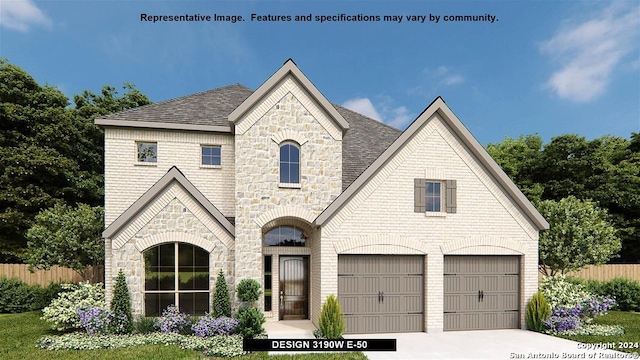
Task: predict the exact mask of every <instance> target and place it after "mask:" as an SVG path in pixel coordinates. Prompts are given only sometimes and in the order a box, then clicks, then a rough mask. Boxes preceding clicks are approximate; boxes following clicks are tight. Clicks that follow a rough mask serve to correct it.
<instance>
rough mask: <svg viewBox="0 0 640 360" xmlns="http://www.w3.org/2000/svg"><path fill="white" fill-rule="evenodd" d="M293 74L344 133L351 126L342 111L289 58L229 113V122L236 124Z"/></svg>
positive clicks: (231, 124)
mask: <svg viewBox="0 0 640 360" xmlns="http://www.w3.org/2000/svg"><path fill="white" fill-rule="evenodd" d="M289 75H291V76H293V77H294V78H295V79H296V80H297V81H298V82H299V83H300V85H302V87H303V88H304V89H305V90H306V91H307V92H308V93H309V94H310V95H311V96H312V97H313V99H314V100H315V101H316V103H318V104H319V105H320V107H321V108H322V109H323V110H324V111H325V112H327V114H329V116H330V117H331V118H333V120H334V121H335V122H336V123H338V125H339V126H340V127H341V128H342V132H343V133H344V132H345V131H346V130H347V129H348V128H349V123H348V122H347V121H346V120H345V119H344V118H343V117H342V115H340V113H339V112H338V111H337V110H336V109H335V108H334V107H333V105H331V103H329V101H328V100H327V99H326V98H325V97H324V95H322V93H321V92H320V91H319V90H318V89H317V88H316V87H315V85H313V84H312V83H311V81H309V79H308V78H307V77H306V76H305V75H304V74H303V73H302V71H300V69H298V67H297V66H296V63H295V62H293V60H291V59H289V60H287V61H285V63H284V65H282V67H281V68H280V69H278V71H276V72H275V73H274V74H273V75H271V77H269V78H268V79H267V81H265V82H264V83H263V84H262V85H260V87H258V89H257V90H256V91H255V92H254V93H253V94H251V96H249V97H248V98H247V99H246V100H245V101H243V102H242V104H240V106H238V107H237V108H236V109H235V110H233V111H232V112H231V114H229V124H230V126H234V125H235V123H236V121H237V120H239V119H240V118H242V116H243V115H245V114H246V113H247V112H248V111H250V110H251V109H252V108H253V107H254V106H255V105H256V104H258V103H259V102H260V101H261V100H262V98H264V97H265V96H267V94H269V92H270V91H271V90H272V89H273V88H274V87H276V86H278V84H280V82H281V81H282V80H284V79H285V78H286V77H287V76H289Z"/></svg>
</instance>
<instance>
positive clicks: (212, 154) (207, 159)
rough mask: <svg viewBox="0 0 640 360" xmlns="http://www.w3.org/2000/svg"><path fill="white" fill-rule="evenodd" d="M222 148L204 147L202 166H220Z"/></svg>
mask: <svg viewBox="0 0 640 360" xmlns="http://www.w3.org/2000/svg"><path fill="white" fill-rule="evenodd" d="M220 159H221V157H220V146H214V145H202V160H201V164H202V166H214V165H220V163H221V162H220Z"/></svg>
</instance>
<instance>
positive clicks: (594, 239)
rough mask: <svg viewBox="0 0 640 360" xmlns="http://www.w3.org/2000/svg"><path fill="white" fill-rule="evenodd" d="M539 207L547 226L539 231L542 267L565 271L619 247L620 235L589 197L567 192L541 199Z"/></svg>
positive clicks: (598, 259) (610, 254)
mask: <svg viewBox="0 0 640 360" xmlns="http://www.w3.org/2000/svg"><path fill="white" fill-rule="evenodd" d="M538 210H539V211H540V213H541V214H542V216H544V217H545V218H546V219H547V221H548V222H549V225H550V229H549V230H547V231H544V232H542V233H541V234H540V243H539V246H538V250H539V255H540V261H541V263H542V265H543V267H542V268H541V271H543V272H544V273H545V274H546V275H551V276H553V275H555V274H558V273H562V274H564V273H565V272H567V271H575V270H579V269H581V268H583V267H584V266H586V265H599V264H604V263H605V262H607V261H608V260H609V259H611V257H613V256H614V255H616V254H617V253H618V251H620V247H621V244H620V239H619V238H618V236H617V234H616V229H615V228H614V227H613V226H612V225H611V224H610V222H609V216H608V214H607V211H606V210H604V209H601V208H599V207H598V206H597V205H596V204H595V203H594V202H592V201H588V200H587V201H582V200H579V199H577V198H575V197H573V196H569V197H567V198H564V199H562V200H560V201H554V200H545V201H542V202H540V204H539V205H538Z"/></svg>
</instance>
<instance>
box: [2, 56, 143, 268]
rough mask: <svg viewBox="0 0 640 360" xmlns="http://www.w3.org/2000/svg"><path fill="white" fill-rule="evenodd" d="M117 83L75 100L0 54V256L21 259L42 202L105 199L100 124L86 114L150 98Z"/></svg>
mask: <svg viewBox="0 0 640 360" xmlns="http://www.w3.org/2000/svg"><path fill="white" fill-rule="evenodd" d="M123 88H124V90H125V92H124V94H122V95H120V94H118V92H117V91H116V89H115V88H114V87H111V86H105V87H103V89H102V92H101V93H100V94H98V95H96V94H94V93H92V92H90V91H84V92H83V93H82V94H81V95H76V96H74V101H75V108H74V107H70V106H69V105H70V104H69V99H68V98H67V97H66V96H65V95H64V94H63V93H62V92H61V91H60V90H58V89H57V88H55V87H51V86H48V85H45V86H41V85H39V84H38V83H37V82H36V81H35V80H34V79H33V77H31V76H30V75H29V74H28V73H27V72H25V71H24V70H23V69H21V68H20V67H18V66H16V65H13V64H10V63H9V62H8V61H7V60H6V59H2V58H0V262H21V261H22V260H23V256H24V252H25V250H26V248H27V239H26V232H27V230H28V229H29V228H30V227H31V226H32V225H33V222H34V218H35V216H36V215H37V214H38V213H39V212H40V211H41V210H42V209H47V208H50V207H53V206H54V205H55V204H58V203H64V204H67V205H70V206H75V205H76V204H78V203H85V204H88V205H91V206H98V205H101V204H103V203H104V190H103V189H104V180H103V178H104V176H103V168H104V164H103V162H104V160H103V153H104V150H103V149H104V146H103V142H104V140H103V131H102V129H100V128H99V127H98V126H96V125H95V124H94V123H93V120H94V118H95V117H96V116H98V115H100V116H101V115H105V114H108V113H111V112H114V111H121V110H126V109H129V108H132V107H136V106H140V105H145V104H149V103H151V102H150V101H149V99H148V98H147V97H146V96H145V95H143V94H141V93H140V92H139V91H138V90H136V89H135V87H134V86H133V85H131V84H128V83H126V84H125V85H124V86H123Z"/></svg>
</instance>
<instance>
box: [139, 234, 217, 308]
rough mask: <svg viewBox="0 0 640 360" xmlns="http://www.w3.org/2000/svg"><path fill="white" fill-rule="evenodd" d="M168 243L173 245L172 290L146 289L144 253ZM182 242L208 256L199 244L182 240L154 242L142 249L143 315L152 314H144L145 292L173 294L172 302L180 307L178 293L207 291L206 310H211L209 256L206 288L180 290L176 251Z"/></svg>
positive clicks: (178, 254)
mask: <svg viewBox="0 0 640 360" xmlns="http://www.w3.org/2000/svg"><path fill="white" fill-rule="evenodd" d="M168 244H173V245H174V259H173V273H174V280H173V281H174V283H173V290H147V285H146V280H145V279H146V262H145V259H144V253H145V252H147V251H149V250H151V249H153V248H154V247H160V246H162V245H168ZM180 244H183V245H190V246H193V247H194V248H196V249H199V250H202V251H204V252H205V253H207V256H208V257H209V256H210V253H209V251H207V250H206V249H203V248H201V247H200V246H197V245H193V244H189V243H184V242H179V241H176V242H169V243H162V244H156V245H154V246H151V247H148V248H146V249H145V250H144V251H142V268H143V270H145V271H144V274H143V276H142V279H143V280H145V284H144V285H143V290H142V305H143V313H144V314H145V316H152V315H146V314H147V309H146V294H173V304H174V305H176V306H177V307H178V308H180V294H195V293H207V294H209V296H208V297H207V298H208V300H207V307H208V310H207V311H206V312H210V311H211V280H210V276H211V259H210V258H209V260H208V266H207V273H208V275H207V281H208V282H209V285H208V289H206V290H180V275H179V274H180V271H179V269H180V253H179V252H178V248H179V245H180ZM163 310H164V309H160V314H159V315H158V316H160V315H161V314H162V311H163ZM195 316H200V315H195Z"/></svg>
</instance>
